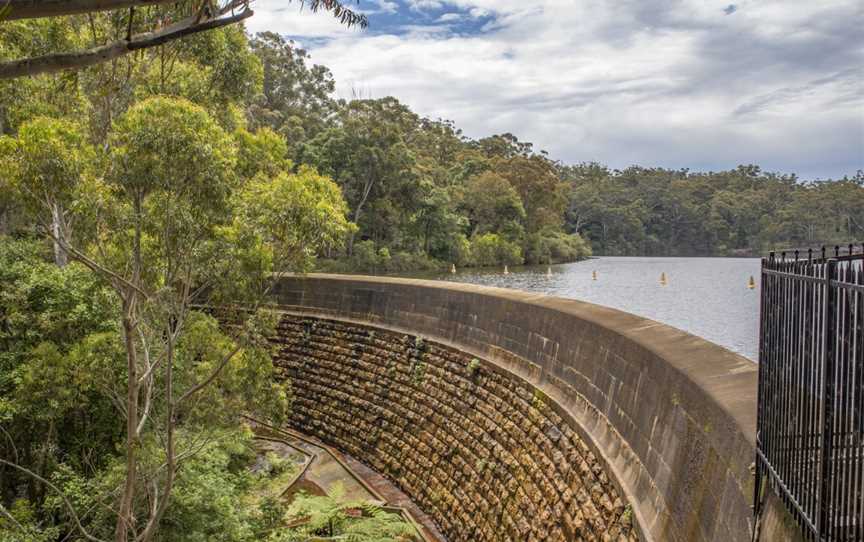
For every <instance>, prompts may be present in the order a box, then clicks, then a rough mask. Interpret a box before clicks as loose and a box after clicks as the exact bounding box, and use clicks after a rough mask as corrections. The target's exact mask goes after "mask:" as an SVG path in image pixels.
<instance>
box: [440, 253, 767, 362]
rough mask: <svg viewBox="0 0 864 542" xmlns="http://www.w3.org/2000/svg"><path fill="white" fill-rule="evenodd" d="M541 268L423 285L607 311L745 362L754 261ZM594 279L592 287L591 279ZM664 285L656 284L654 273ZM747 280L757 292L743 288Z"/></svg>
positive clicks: (754, 309)
mask: <svg viewBox="0 0 864 542" xmlns="http://www.w3.org/2000/svg"><path fill="white" fill-rule="evenodd" d="M551 270H552V274H551V276H548V275H547V267H546V266H543V267H516V268H510V274H508V275H504V274H503V272H502V270H501V269H483V270H477V269H465V270H460V271H457V273H456V274H450V273H442V274H437V275H433V276H430V275H426V278H436V279H442V280H452V281H457V282H468V283H473V284H482V285H486V286H498V287H502V288H515V289H518V290H526V291H530V292H542V293H546V294H550V295H556V296H559V297H567V298H571V299H579V300H582V301H588V302H591V303H596V304H598V305H606V306H607V307H613V308H616V309H620V310H623V311H627V312H631V313H633V314H638V315H639V316H643V317H645V318H651V319H652V320H657V321H658V322H663V323H666V324H669V325H671V326H674V327H677V328H679V329H683V330H685V331H689V332H690V333H693V334H694V335H699V336H700V337H703V338H705V339H708V340H709V341H712V342H715V343H717V344H719V345H721V346H725V347H726V348H728V349H729V350H732V351H734V352H737V353H739V354H742V355H744V356H746V357H748V358H750V359H752V360H756V358H757V337H758V332H759V287H760V280H759V279H760V275H759V260H758V259H756V258H629V257H621V258H612V257H609V258H596V259H592V260H586V261H583V262H577V263H571V264H564V265H553V266H552V267H551ZM594 272H596V280H594V279H593V273H594ZM663 273H665V274H666V280H667V284H666V286H663V285H661V281H660V277H661V274H663ZM751 276H753V277H754V278H755V280H756V288H755V289H752V290H751V289H749V288H748V284H747V283H748V281H749V279H750V277H751Z"/></svg>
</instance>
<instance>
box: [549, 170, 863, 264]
mask: <svg viewBox="0 0 864 542" xmlns="http://www.w3.org/2000/svg"><path fill="white" fill-rule="evenodd" d="M560 171H561V174H562V177H563V178H564V179H566V180H567V182H568V183H569V197H570V203H569V207H568V210H567V219H566V229H567V231H569V232H576V233H579V234H580V235H582V236H583V237H584V238H586V239H589V240H590V242H591V245H592V247H593V249H594V252H595V253H597V254H604V255H634V256H635V255H653V256H730V255H751V256H758V255H760V254H761V253H764V252H767V251H768V250H770V249H772V248H790V247H805V246H807V247H814V246H819V245H820V244H827V243H844V242H851V241H855V240H860V239H862V238H864V174H862V172H860V171H859V172H857V174H855V176H853V177H851V178H850V177H846V178H843V179H840V180H837V181H822V182H802V181H801V180H800V179H797V178H795V177H794V176H792V175H777V174H773V173H766V172H764V171H761V170H760V169H759V168H758V167H756V166H740V167H738V168H737V169H734V170H730V171H721V172H716V173H713V172H712V173H694V172H689V171H686V170H679V171H673V170H667V169H660V168H643V167H636V166H634V167H631V168H627V169H625V170H623V171H611V170H609V169H608V168H606V167H604V166H602V165H599V164H581V165H578V166H563V167H561V169H560Z"/></svg>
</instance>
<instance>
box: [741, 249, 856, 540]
mask: <svg viewBox="0 0 864 542" xmlns="http://www.w3.org/2000/svg"><path fill="white" fill-rule="evenodd" d="M862 266H864V246H862V245H848V246H845V247H831V248H830V249H828V250H826V249H824V248H823V249H822V250H820V251H812V250H810V251H800V250H798V251H791V252H783V253H779V254H778V253H771V255H770V256H769V257H768V258H766V259H763V260H762V301H761V313H762V314H761V323H760V327H761V329H760V338H759V400H758V419H757V420H758V421H757V437H756V440H757V446H756V447H757V460H756V467H757V468H756V511H757V514H758V513H759V512H760V510H759V508H760V502H761V501H760V499H761V497H760V496H761V489H760V488H761V485H762V481H763V479H764V480H765V481H766V482H767V483H769V484H771V485H772V486H773V487H774V488H775V489H776V491H777V494H778V495H780V496H781V498H782V499H783V501H784V502H785V503H786V505H787V507H788V509H789V511H790V512H791V514H792V516H793V517H795V519H796V520H797V521H798V523H799V524H800V526H801V528H802V531H803V532H804V533H805V537H806V538H807V539H810V540H823V541H851V540H856V541H864V268H862Z"/></svg>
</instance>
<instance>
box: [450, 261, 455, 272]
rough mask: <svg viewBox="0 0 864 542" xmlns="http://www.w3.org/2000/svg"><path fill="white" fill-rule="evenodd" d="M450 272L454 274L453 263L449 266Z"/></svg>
mask: <svg viewBox="0 0 864 542" xmlns="http://www.w3.org/2000/svg"><path fill="white" fill-rule="evenodd" d="M450 272H451V273H455V272H456V264H455V263H452V264H450Z"/></svg>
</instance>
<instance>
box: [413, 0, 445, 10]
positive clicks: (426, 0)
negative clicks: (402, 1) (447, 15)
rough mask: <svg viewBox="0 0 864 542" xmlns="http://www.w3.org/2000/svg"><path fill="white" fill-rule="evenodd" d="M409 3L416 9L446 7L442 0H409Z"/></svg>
mask: <svg viewBox="0 0 864 542" xmlns="http://www.w3.org/2000/svg"><path fill="white" fill-rule="evenodd" d="M407 3H408V5H409V6H410V7H411V9H413V10H414V11H425V10H430V9H441V8H442V7H444V2H442V1H440V0H407Z"/></svg>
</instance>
